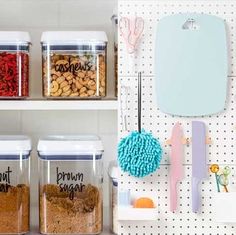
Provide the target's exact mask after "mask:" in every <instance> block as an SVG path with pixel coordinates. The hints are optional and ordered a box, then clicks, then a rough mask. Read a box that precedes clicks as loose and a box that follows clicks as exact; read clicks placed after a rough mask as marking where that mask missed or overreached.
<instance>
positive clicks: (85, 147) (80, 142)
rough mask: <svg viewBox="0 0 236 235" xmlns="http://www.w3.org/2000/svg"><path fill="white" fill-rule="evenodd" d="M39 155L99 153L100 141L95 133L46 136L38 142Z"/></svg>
mask: <svg viewBox="0 0 236 235" xmlns="http://www.w3.org/2000/svg"><path fill="white" fill-rule="evenodd" d="M38 151H39V153H40V155H53V154H57V155H70V154H72V155H73V153H75V154H79V153H101V152H103V145H102V141H101V140H100V138H99V137H98V136H95V135H83V136H82V135H81V136H48V137H45V138H42V139H40V140H39V142H38Z"/></svg>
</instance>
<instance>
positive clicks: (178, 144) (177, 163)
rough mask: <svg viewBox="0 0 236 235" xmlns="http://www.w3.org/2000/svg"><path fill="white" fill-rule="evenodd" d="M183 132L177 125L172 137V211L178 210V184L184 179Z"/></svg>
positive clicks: (178, 124) (177, 124)
mask: <svg viewBox="0 0 236 235" xmlns="http://www.w3.org/2000/svg"><path fill="white" fill-rule="evenodd" d="M182 139H183V131H182V128H181V126H180V123H178V122H177V123H176V124H175V126H174V127H173V130H172V136H171V153H170V164H171V165H170V210H171V211H172V212H174V211H176V208H177V183H178V182H179V181H181V180H182V179H183V177H184V176H183V172H184V170H183V153H184V150H183V143H182Z"/></svg>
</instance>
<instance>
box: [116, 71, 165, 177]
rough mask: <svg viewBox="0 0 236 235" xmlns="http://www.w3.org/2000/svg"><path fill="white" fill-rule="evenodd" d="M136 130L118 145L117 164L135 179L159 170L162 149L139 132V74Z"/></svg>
mask: <svg viewBox="0 0 236 235" xmlns="http://www.w3.org/2000/svg"><path fill="white" fill-rule="evenodd" d="M138 130H139V131H133V132H131V133H130V134H129V135H128V136H127V137H125V138H124V139H122V140H121V142H120V143H119V145H118V162H119V166H120V168H121V169H122V170H123V171H124V172H128V173H129V174H130V175H132V176H135V177H144V176H147V175H149V174H151V173H153V172H154V171H156V170H157V169H158V168H159V165H160V162H161V159H162V148H161V146H160V143H159V141H158V140H157V139H155V138H154V137H153V136H152V134H151V133H147V132H146V131H145V130H143V129H142V130H141V73H139V79H138Z"/></svg>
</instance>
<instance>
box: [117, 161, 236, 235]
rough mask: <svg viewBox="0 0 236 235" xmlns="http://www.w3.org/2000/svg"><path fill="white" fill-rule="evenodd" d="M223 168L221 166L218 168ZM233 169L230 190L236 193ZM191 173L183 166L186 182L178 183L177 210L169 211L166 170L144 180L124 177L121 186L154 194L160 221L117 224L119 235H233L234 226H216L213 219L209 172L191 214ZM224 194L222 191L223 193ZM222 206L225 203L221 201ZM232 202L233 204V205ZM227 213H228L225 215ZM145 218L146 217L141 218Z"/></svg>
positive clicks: (213, 192) (213, 191) (212, 187)
mask: <svg viewBox="0 0 236 235" xmlns="http://www.w3.org/2000/svg"><path fill="white" fill-rule="evenodd" d="M221 167H223V165H221ZM231 168H232V177H231V180H232V185H231V187H230V190H231V191H236V186H235V184H234V182H236V177H235V174H234V173H235V167H233V166H231ZM191 174H192V167H191V166H185V179H184V180H183V181H182V182H181V183H180V184H179V187H178V196H179V202H178V204H177V207H178V209H177V211H176V212H175V213H172V212H170V210H169V207H170V203H169V201H170V199H169V184H168V180H169V167H168V166H161V168H160V169H159V171H158V172H157V173H155V174H153V175H151V176H149V177H146V178H144V179H134V178H132V177H129V176H128V175H127V174H122V175H123V177H125V178H126V180H125V181H121V187H124V188H132V189H133V190H134V191H135V192H140V193H142V192H143V191H144V192H145V193H146V192H150V193H153V192H154V191H155V192H156V196H157V198H158V199H157V200H158V210H159V212H158V215H159V218H158V220H157V221H155V222H143V223H140V222H138V223H135V222H132V223H131V222H130V221H129V222H128V221H126V222H123V223H121V224H120V232H119V234H120V235H133V234H135V235H136V234H137V235H235V234H236V224H224V223H217V222H216V219H215V216H214V214H215V208H216V205H214V203H213V202H214V197H215V195H216V183H215V176H214V175H213V174H210V173H209V176H208V177H209V178H208V179H206V181H204V182H203V183H202V184H201V185H200V187H199V191H200V193H201V209H200V212H199V213H197V214H196V213H192V207H191ZM222 193H223V192H222ZM222 203H224V202H222ZM232 203H234V202H232ZM225 213H227V211H226V212H225ZM144 216H145V215H144Z"/></svg>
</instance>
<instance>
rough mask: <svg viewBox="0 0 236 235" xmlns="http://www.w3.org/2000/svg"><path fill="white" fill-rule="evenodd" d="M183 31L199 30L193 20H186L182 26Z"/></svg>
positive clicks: (198, 26)
mask: <svg viewBox="0 0 236 235" xmlns="http://www.w3.org/2000/svg"><path fill="white" fill-rule="evenodd" d="M182 29H183V30H199V29H200V25H199V24H198V23H197V22H196V20H195V19H188V20H187V21H186V22H185V23H184V24H183V26H182Z"/></svg>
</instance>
